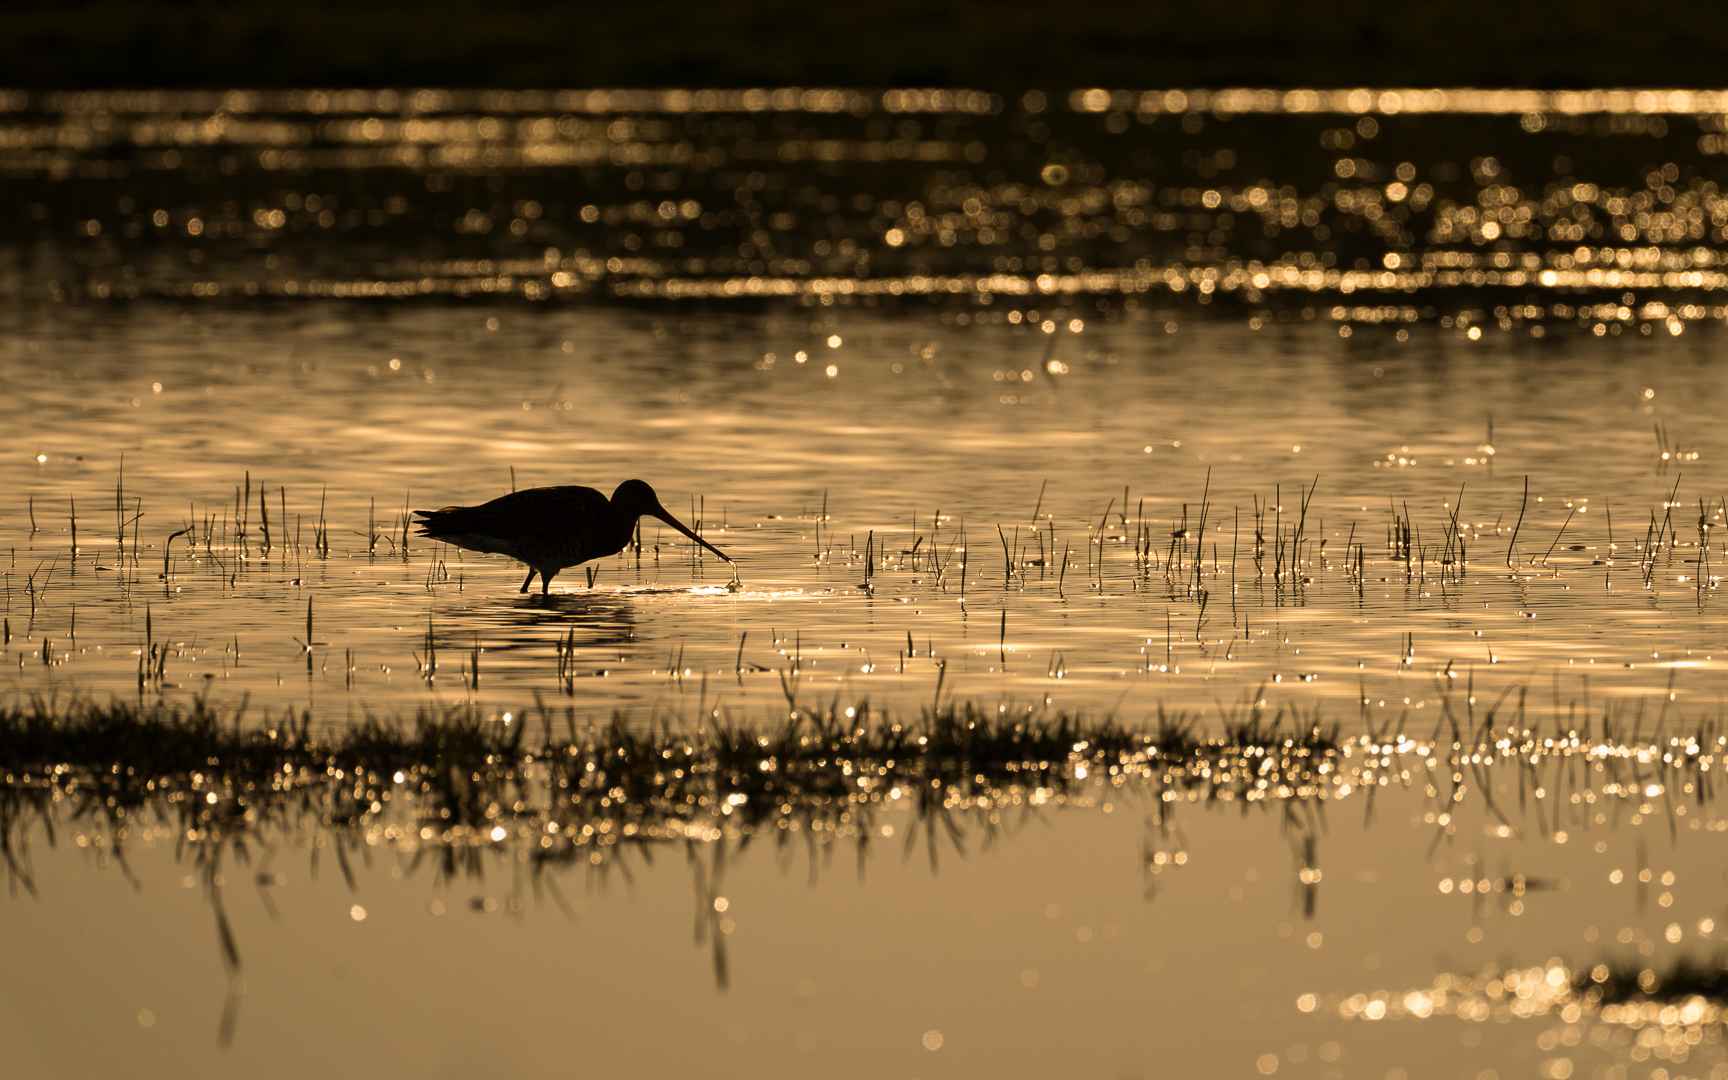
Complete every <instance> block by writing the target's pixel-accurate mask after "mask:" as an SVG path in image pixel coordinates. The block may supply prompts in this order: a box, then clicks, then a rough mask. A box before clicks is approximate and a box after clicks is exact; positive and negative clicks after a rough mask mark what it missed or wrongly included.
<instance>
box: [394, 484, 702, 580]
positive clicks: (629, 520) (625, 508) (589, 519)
mask: <svg viewBox="0 0 1728 1080" xmlns="http://www.w3.org/2000/svg"><path fill="white" fill-rule="evenodd" d="M414 513H415V514H416V515H417V516H418V517H419V518H420V519H421V520H420V521H419V522H418V524H419V525H420V535H421V536H426V537H430V538H432V539H433V540H442V541H443V542H444V543H446V544H453V545H455V546H456V547H459V548H466V549H467V550H469V551H484V552H489V553H493V554H498V555H508V556H510V557H511V558H512V559H517V560H520V561H521V562H524V563H527V564H528V577H527V578H526V579H525V580H524V581H523V582H522V588H521V590H520V591H522V592H527V591H528V586H529V585H530V584H532V583H533V581H534V575H535V574H539V575H540V592H541V594H542V595H546V594H548V593H549V592H550V590H551V587H552V578H553V577H554V576H555V575H556V574H557V573H558V571H560V570H562V569H564V568H565V567H567V566H575V565H576V564H577V563H585V562H588V561H589V560H590V559H598V558H601V557H603V556H606V555H616V554H617V553H618V552H620V551H623V550H624V547H625V545H627V544H629V543H630V534H631V533H632V532H634V531H635V529H636V519H637V518H639V517H642V516H644V515H647V516H648V517H653V518H659V519H660V520H661V521H664V522H665V523H666V524H668V525H670V526H672V527H673V528H674V529H677V530H678V531H679V532H681V533H683V534H684V535H685V536H688V537H689V538H690V539H692V540H694V541H696V542H697V543H698V544H701V545H702V546H703V547H705V548H707V549H708V550H709V551H712V552H713V553H714V554H716V555H718V556H720V557H721V558H722V559H725V560H726V561H727V562H731V561H732V560H731V559H730V558H728V557H727V556H726V554H725V553H724V552H722V551H721V550H720V549H719V548H717V547H715V546H714V545H713V544H710V543H709V542H708V541H706V540H704V539H702V538H701V537H700V536H697V535H696V534H695V533H693V532H691V531H690V530H689V529H687V528H685V527H684V524H683V523H682V522H680V521H679V520H678V519H677V518H675V517H673V516H672V515H671V514H670V513H669V512H668V511H667V509H666V508H665V507H664V506H661V505H660V498H659V496H657V495H655V494H654V489H653V488H651V487H649V486H648V485H647V484H646V483H644V482H643V481H641V480H626V481H624V482H623V483H622V484H619V485H618V490H617V491H614V492H613V493H612V498H611V499H607V498H606V496H604V495H602V494H600V493H599V492H598V491H595V490H594V489H593V488H589V487H575V486H573V485H566V486H561V487H542V488H529V489H527V490H526V491H512V492H511V493H510V494H508V495H501V496H499V497H498V498H496V499H493V500H492V501H491V502H489V503H481V504H480V505H479V506H446V507H444V508H443V509H442V510H416V511H414Z"/></svg>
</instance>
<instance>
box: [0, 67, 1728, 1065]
mask: <svg viewBox="0 0 1728 1080" xmlns="http://www.w3.org/2000/svg"><path fill="white" fill-rule="evenodd" d="M1305 95H1307V96H1305ZM0 106H5V109H6V111H5V112H4V114H3V115H0V182H3V183H4V185H5V186H4V191H3V194H4V196H5V197H6V198H7V199H8V200H9V202H8V204H7V205H8V206H10V207H12V209H13V211H15V212H12V211H9V213H8V216H7V217H6V219H5V222H4V223H3V224H0V296H4V297H6V298H7V300H8V303H7V304H6V305H5V306H4V307H3V308H0V431H4V432H5V433H6V435H7V436H8V438H7V439H6V440H4V452H3V454H0V584H3V605H4V611H3V613H0V614H3V616H4V623H5V625H4V627H3V632H4V633H3V636H4V640H3V641H0V672H4V673H5V674H4V685H3V686H0V693H4V696H5V698H6V699H7V704H8V705H17V706H19V707H21V708H23V709H25V710H26V712H28V711H29V710H30V709H32V708H39V710H40V712H41V713H43V714H44V715H47V716H49V717H52V718H53V719H54V720H55V721H56V722H55V723H50V724H46V725H42V724H35V725H34V726H33V723H32V722H31V721H30V720H29V719H28V718H27V717H25V716H24V715H23V714H19V713H13V712H7V713H5V715H3V716H0V777H3V780H4V787H3V788H0V855H3V856H4V857H5V861H6V863H7V871H6V873H7V879H8V883H9V886H10V889H11V896H10V899H8V900H7V901H6V902H5V905H4V907H0V912H3V914H0V925H3V926H4V928H5V932H4V933H3V934H0V941H3V944H0V957H3V958H4V961H3V962H4V965H5V969H6V970H7V971H8V972H16V973H20V975H19V977H16V978H10V979H7V980H5V988H4V989H3V990H0V1049H3V1050H4V1053H5V1057H6V1060H7V1061H8V1063H9V1064H10V1065H12V1067H13V1069H14V1071H18V1072H19V1075H25V1076H32V1077H36V1076H41V1077H60V1076H65V1077H81V1076H89V1075H110V1074H119V1073H122V1072H124V1073H126V1074H128V1075H137V1076H156V1075H178V1074H184V1073H185V1072H186V1071H188V1069H190V1070H191V1071H192V1072H195V1073H199V1074H202V1073H211V1072H218V1071H236V1072H241V1073H244V1074H247V1075H259V1076H276V1075H280V1076H300V1075H304V1074H305V1073H306V1072H307V1071H309V1070H310V1069H316V1068H321V1067H325V1068H327V1067H328V1063H329V1062H330V1061H332V1060H338V1061H341V1062H342V1063H343V1064H344V1065H345V1066H348V1067H353V1068H358V1069H361V1070H370V1071H373V1072H377V1073H388V1074H392V1075H393V1074H396V1073H399V1072H405V1071H408V1070H413V1071H417V1072H424V1073H429V1074H434V1075H440V1076H445V1075H448V1076H491V1075H500V1076H503V1075H511V1076H516V1075H530V1076H560V1075H566V1074H568V1073H570V1072H571V1071H572V1070H577V1071H582V1072H584V1073H586V1072H589V1071H604V1072H608V1073H611V1074H615V1075H623V1076H662V1075H670V1074H673V1073H682V1072H694V1071H698V1070H700V1071H703V1072H706V1073H709V1074H713V1075H717V1076H728V1077H730V1076H739V1077H744V1076H750V1077H755V1076H809V1075H820V1076H836V1077H840V1076H845V1077H851V1076H858V1077H880V1076H888V1077H900V1078H912V1080H933V1078H937V1077H955V1078H960V1077H971V1076H978V1075H986V1074H991V1073H995V1074H1001V1075H1021V1074H1025V1073H1033V1072H1039V1073H1046V1074H1053V1075H1069V1074H1076V1073H1080V1072H1085V1073H1087V1074H1102V1075H1107V1076H1120V1077H1134V1076H1157V1075H1222V1076H1244V1077H1257V1076H1271V1075H1276V1076H1280V1077H1284V1076H1290V1077H1315V1078H1328V1080H1330V1078H1333V1077H1340V1078H1342V1077H1351V1078H1358V1077H1363V1078H1369V1080H1422V1078H1428V1077H1446V1078H1459V1080H1509V1078H1512V1077H1527V1076H1539V1077H1543V1078H1548V1080H1567V1078H1570V1077H1580V1078H1582V1077H1589V1078H1590V1080H1628V1078H1632V1080H1679V1078H1682V1077H1686V1078H1692V1080H1698V1078H1702V1077H1710V1078H1711V1080H1724V1078H1725V1077H1728V1063H1725V1062H1724V1052H1723V1047H1722V1046H1721V1042H1720V1035H1721V1020H1722V1013H1721V1008H1722V1005H1723V1002H1724V999H1725V994H1724V991H1723V988H1722V969H1721V967H1720V964H1721V958H1722V956H1723V955H1724V950H1723V948H1722V944H1723V937H1724V931H1723V927H1725V926H1728V910H1724V908H1723V903H1722V896H1721V883H1722V872H1721V867H1722V866H1723V865H1724V862H1723V851H1722V836H1723V833H1724V832H1728V820H1725V815H1724V814H1723V811H1722V807H1721V806H1720V805H1719V801H1718V796H1717V791H1718V788H1717V787H1716V776H1717V774H1718V773H1719V772H1720V770H1721V769H1722V767H1723V762H1724V754H1725V752H1728V742H1725V741H1724V736H1723V733H1722V730H1721V725H1720V704H1719V703H1720V701H1721V700H1722V698H1723V694H1724V691H1725V690H1728V657H1725V651H1728V638H1725V634H1724V631H1725V627H1724V624H1723V619H1722V614H1721V601H1720V600H1719V599H1718V598H1717V595H1716V593H1717V591H1718V584H1719V575H1720V573H1721V571H1720V569H1719V567H1720V566H1722V565H1728V545H1725V544H1724V542H1723V535H1722V533H1721V532H1720V529H1721V528H1722V527H1723V525H1724V524H1725V523H1728V518H1725V515H1728V503H1725V502H1724V501H1723V500H1724V497H1725V496H1728V482H1725V481H1728V478H1725V477H1724V476H1723V474H1722V467H1721V464H1720V463H1721V462H1722V461H1723V460H1724V452H1725V450H1728V447H1725V445H1724V442H1725V440H1724V437H1723V435H1722V429H1721V426H1720V424H1719V423H1718V422H1717V420H1718V417H1719V414H1720V411H1721V402H1722V401H1723V400H1724V391H1725V390H1728V387H1725V386H1724V375H1723V369H1722V366H1721V365H1720V364H1719V363H1717V362H1716V359H1717V358H1716V353H1717V352H1718V351H1719V350H1720V349H1721V347H1722V336H1721V335H1722V330H1721V327H1722V324H1723V319H1724V317H1725V315H1728V310H1725V309H1724V308H1723V307H1722V306H1721V304H1720V301H1719V297H1717V296H1716V291H1717V290H1719V289H1720V288H1721V287H1723V286H1724V285H1728V277H1724V276H1723V274H1722V270H1721V266H1722V264H1723V263H1724V255H1723V250H1722V249H1723V248H1724V245H1725V243H1728V234H1725V233H1724V229H1725V228H1728V209H1725V208H1724V207H1725V205H1728V204H1724V203H1723V201H1722V199H1721V196H1720V185H1721V184H1722V183H1723V181H1724V180H1725V179H1728V177H1725V176H1724V175H1722V171H1721V168H1720V162H1721V160H1722V152H1723V150H1724V147H1725V146H1728V143H1725V142H1724V139H1723V138H1722V135H1721V132H1720V131H1719V128H1720V127H1721V124H1720V108H1721V102H1720V101H1719V100H1718V99H1717V98H1715V97H1708V98H1707V97H1703V96H1694V95H1687V94H1680V93H1678V92H1676V93H1669V92H1662V93H1661V94H1645V95H1642V96H1640V95H1631V94H1619V95H1616V94H1596V95H1594V96H1592V95H1589V94H1583V95H1566V94H1557V95H1544V94H1530V95H1524V96H1522V97H1518V96H1513V97H1506V96H1504V95H1500V96H1496V93H1492V92H1484V93H1481V94H1476V93H1474V92H1471V93H1455V94H1451V95H1447V94H1437V96H1435V95H1430V94H1429V92H1412V91H1385V92H1374V93H1368V92H1356V93H1355V94H1350V93H1343V94H1336V95H1321V94H1309V92H1306V91H1292V92H1291V93H1290V94H1285V95H1280V94H1267V93H1265V92H1259V91H1231V92H1224V93H1218V94H1201V93H1198V92H1196V93H1184V92H1179V91H1169V92H1164V91H1159V92H1148V93H1139V92H1136V93H1132V94H1130V93H1127V92H1121V91H1104V90H1095V91H1079V92H1077V93H1076V94H1074V95H1051V96H1049V97H1045V96H1042V95H1029V96H1027V97H1025V98H1023V99H1021V100H1019V101H1004V100H1003V99H1001V98H999V97H992V96H991V95H988V94H982V95H977V94H970V95H969V94H953V93H949V94H932V93H928V92H907V91H895V92H892V93H889V94H852V93H849V92H840V91H810V92H803V91H775V92H765V93H757V92H750V93H745V92H739V93H737V94H720V95H709V96H706V97H705V96H703V95H689V94H685V95H682V96H680V95H679V94H675V93H674V94H669V95H663V94H645V93H643V94H606V93H604V92H587V91H571V92H567V93H560V94H542V95H502V96H500V95H462V94H445V93H443V92H438V91H425V92H416V93H405V94H396V93H384V94H373V93H364V94H348V93H336V94H328V93H310V94H306V93H285V94H280V95H249V94H245V93H240V94H238V95H235V94H227V95H223V94H213V95H197V94H194V95H156V96H152V95H123V94H122V95H75V94H73V95H57V96H56V95H49V96H37V97H33V96H31V95H25V94H17V93H6V94H0ZM935 301H940V302H935ZM631 477H641V478H643V479H645V480H647V481H649V482H650V483H652V484H653V485H655V487H656V488H657V489H658V491H659V493H660V495H661V497H662V499H663V500H664V502H665V504H666V505H667V506H668V507H669V508H670V509H671V510H672V511H673V512H674V513H675V514H677V515H678V516H679V517H680V518H682V519H683V520H684V521H686V522H688V523H690V524H691V525H694V526H696V527H698V528H699V529H700V531H701V532H702V534H703V535H704V536H705V537H706V538H707V539H709V540H710V541H712V542H713V543H714V544H716V545H717V546H719V547H720V548H722V549H723V550H725V551H726V552H727V553H728V554H729V555H731V556H732V557H733V558H735V559H736V560H737V576H736V577H734V576H733V574H732V572H731V568H729V567H727V566H726V565H725V564H723V563H721V562H719V561H718V560H715V559H712V558H702V559H696V558H695V557H694V556H693V554H692V550H691V545H690V544H688V543H687V542H685V541H684V540H683V539H682V538H680V537H678V536H676V535H674V534H673V533H672V532H671V531H670V530H668V529H664V528H659V527H657V526H655V525H654V524H653V523H652V522H650V523H648V524H646V525H645V526H644V528H643V531H642V535H641V545H640V547H639V548H633V549H631V550H628V551H626V552H625V553H624V554H622V555H619V556H615V557H610V558H606V559H602V560H599V561H598V562H597V563H595V564H593V571H594V574H593V577H592V578H590V577H589V576H588V575H587V574H586V573H585V572H584V570H583V569H581V568H573V569H571V570H569V571H567V572H566V573H565V574H563V575H562V576H561V577H559V578H558V579H557V582H556V584H555V586H554V590H553V594H552V595H551V596H550V597H549V598H546V599H542V598H540V597H538V596H534V595H528V596H524V595H522V594H520V593H518V591H517V587H518V585H519V584H520V582H521V571H520V568H519V567H518V566H516V565H515V564H513V563H510V562H508V561H507V560H505V559H502V558H500V557H495V556H479V555H473V554H468V553H464V552H461V551H457V550H453V549H450V548H447V547H442V546H439V545H435V544H431V543H428V542H427V541H425V540H422V539H420V538H417V537H414V536H413V535H412V533H411V530H409V529H407V528H405V525H406V516H405V515H406V512H407V511H409V510H414V509H424V508H432V507H438V506H444V505H451V504H473V503H477V502H482V501H485V500H487V499H490V498H493V497H495V496H497V495H500V494H502V493H504V492H507V491H509V490H511V489H512V487H515V488H524V487H530V486H535V485H543V484H563V483H577V484H587V485H592V486H595V487H599V488H601V489H603V490H606V491H610V490H611V489H612V488H613V487H614V486H615V485H617V484H618V483H619V482H621V481H623V480H625V479H628V478H631ZM31 702H37V703H39V705H31V704H30V703H31ZM91 702H94V703H95V706H94V707H95V708H96V709H97V711H98V715H96V716H95V717H94V719H92V720H91V721H90V723H89V724H88V725H86V726H82V727H80V726H78V725H77V724H76V723H74V721H75V719H76V718H77V717H86V718H89V717H90V713H89V712H88V710H87V709H86V708H85V706H86V705H87V704H88V703H91ZM198 702H205V703H208V704H209V705H210V707H212V708H213V709H214V710H216V713H217V717H218V719H217V721H216V722H214V723H213V724H208V725H205V726H202V727H200V726H199V725H198V723H197V722H188V723H185V724H181V725H180V726H175V725H172V724H169V725H165V726H164V725H160V724H157V723H156V720H157V719H159V718H160V716H161V715H163V714H159V713H152V712H151V711H150V710H153V709H158V708H160V709H166V710H174V709H178V710H182V712H184V711H185V710H191V709H194V708H196V707H197V706H196V703H198ZM80 703H84V704H80ZM134 709H136V710H143V712H142V713H136V712H128V711H127V710H134ZM955 709H958V710H959V711H958V712H955V711H954V710H955ZM968 709H969V710H970V711H967V710H968ZM102 710H110V711H107V712H103V711H102ZM932 712H936V713H937V714H938V715H937V716H935V717H932V716H931V715H930V714H931V713H932ZM375 717H383V718H386V720H387V721H390V723H387V724H386V725H385V726H384V727H368V726H367V724H368V723H369V718H375ZM416 717H419V725H418V726H417V725H416V721H415V718H416ZM614 718H616V723H615V724H614V723H613V720H614ZM1111 718H1113V719H1114V720H1115V721H1116V722H1117V723H1118V724H1119V725H1126V726H1127V727H1128V728H1130V729H1132V732H1131V733H1124V731H1123V730H1122V728H1121V727H1119V726H1117V727H1113V726H1111V725H1110V724H1109V723H1107V721H1108V720H1110V719H1111ZM302 724H303V725H304V726H301V725H302ZM391 724H394V726H391ZM896 725H898V726H896ZM68 732H71V733H72V734H70V735H68V734H67V733H68ZM56 733H58V734H56ZM986 736H988V738H987V737H986ZM309 1033H316V1035H314V1036H313V1037H312V1038H308V1034H309Z"/></svg>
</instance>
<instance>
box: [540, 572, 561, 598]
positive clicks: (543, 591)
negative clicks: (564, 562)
mask: <svg viewBox="0 0 1728 1080" xmlns="http://www.w3.org/2000/svg"><path fill="white" fill-rule="evenodd" d="M557 572H558V571H556V570H554V571H552V574H556V573H557ZM552 574H548V573H546V572H545V571H544V570H542V571H541V572H540V595H541V596H551V595H552Z"/></svg>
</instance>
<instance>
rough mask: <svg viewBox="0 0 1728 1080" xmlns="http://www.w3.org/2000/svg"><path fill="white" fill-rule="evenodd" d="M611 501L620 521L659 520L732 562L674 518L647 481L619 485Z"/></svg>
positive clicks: (625, 482)
mask: <svg viewBox="0 0 1728 1080" xmlns="http://www.w3.org/2000/svg"><path fill="white" fill-rule="evenodd" d="M610 501H611V503H612V510H613V512H614V513H616V514H617V515H618V519H619V520H620V521H622V522H626V523H628V524H630V525H634V524H635V521H636V519H637V518H639V517H644V516H646V517H651V518H657V519H659V520H661V521H664V522H665V523H666V524H668V525H670V526H672V527H673V528H674V529H677V530H678V531H679V532H681V533H683V534H684V535H685V536H688V537H689V538H690V539H692V540H694V541H696V542H697V543H698V544H701V545H702V546H703V547H705V548H707V549H708V550H709V551H712V552H713V553H714V554H716V555H718V556H720V557H721V558H722V559H725V560H726V561H727V562H731V561H732V559H731V557H730V556H728V555H727V554H726V553H725V552H723V551H721V550H720V549H719V548H717V547H715V546H714V545H713V544H710V543H709V542H708V541H706V540H704V539H702V538H701V537H700V536H697V535H696V534H695V533H694V532H692V531H691V530H690V529H688V528H686V527H685V525H684V523H683V522H681V521H679V520H678V519H677V518H675V517H673V516H672V514H671V512H670V511H668V510H667V509H666V508H665V507H664V506H661V505H660V497H659V496H658V495H656V494H654V489H653V488H651V487H649V486H648V483H647V481H645V480H626V481H624V482H623V483H622V484H619V485H618V489H617V490H616V491H614V492H613V493H612V498H611V500H610Z"/></svg>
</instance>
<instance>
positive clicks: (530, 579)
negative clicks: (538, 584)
mask: <svg viewBox="0 0 1728 1080" xmlns="http://www.w3.org/2000/svg"><path fill="white" fill-rule="evenodd" d="M539 573H540V571H538V570H536V569H534V568H533V567H529V568H528V576H527V577H525V578H523V579H522V587H521V588H520V589H517V590H516V591H517V592H527V591H528V586H530V585H532V584H534V575H535V574H539ZM541 576H542V577H544V576H545V575H543V574H542V575H541Z"/></svg>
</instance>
